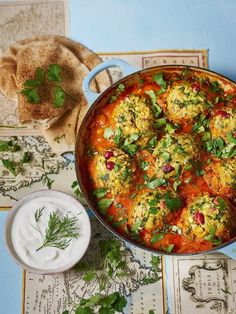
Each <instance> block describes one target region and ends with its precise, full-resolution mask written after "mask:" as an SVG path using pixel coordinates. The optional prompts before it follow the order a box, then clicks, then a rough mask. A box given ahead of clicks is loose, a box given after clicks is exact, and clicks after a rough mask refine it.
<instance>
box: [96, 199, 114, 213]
mask: <svg viewBox="0 0 236 314" xmlns="http://www.w3.org/2000/svg"><path fill="white" fill-rule="evenodd" d="M113 202H114V199H113V198H102V199H101V200H100V201H98V209H99V212H100V213H101V214H102V215H106V213H107V210H108V208H109V207H110V206H111V204H112V203H113Z"/></svg>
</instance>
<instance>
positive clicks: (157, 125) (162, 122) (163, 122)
mask: <svg viewBox="0 0 236 314" xmlns="http://www.w3.org/2000/svg"><path fill="white" fill-rule="evenodd" d="M154 125H155V128H157V129H159V128H160V127H162V126H163V125H166V119H165V118H160V119H157V120H156V121H155V124H154Z"/></svg>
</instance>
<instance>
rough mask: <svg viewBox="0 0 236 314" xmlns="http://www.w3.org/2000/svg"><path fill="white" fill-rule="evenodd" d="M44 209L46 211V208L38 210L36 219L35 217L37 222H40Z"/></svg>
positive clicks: (35, 214)
mask: <svg viewBox="0 0 236 314" xmlns="http://www.w3.org/2000/svg"><path fill="white" fill-rule="evenodd" d="M44 209H45V207H42V208H38V209H37V210H36V212H35V213H34V217H35V220H36V222H38V221H39V219H40V217H41V216H42V214H43V211H44Z"/></svg>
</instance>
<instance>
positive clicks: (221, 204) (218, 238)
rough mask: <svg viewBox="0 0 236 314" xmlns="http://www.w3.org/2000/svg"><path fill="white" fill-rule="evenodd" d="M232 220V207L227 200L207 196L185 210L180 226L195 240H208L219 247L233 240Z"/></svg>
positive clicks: (199, 198)
mask: <svg viewBox="0 0 236 314" xmlns="http://www.w3.org/2000/svg"><path fill="white" fill-rule="evenodd" d="M232 218H233V215H232V205H230V203H229V201H228V200H227V199H225V198H220V197H214V196H209V195H208V194H206V195H202V196H199V197H197V198H196V199H195V200H193V202H192V203H191V204H190V205H189V206H188V207H187V208H185V209H184V210H183V212H182V215H181V222H180V223H179V224H178V225H179V227H181V228H182V230H183V233H184V234H185V235H186V236H188V237H190V238H192V239H193V240H195V239H196V240H207V241H210V242H212V243H213V244H214V245H219V244H221V242H224V241H228V240H229V239H230V238H231V235H232V230H233V223H232Z"/></svg>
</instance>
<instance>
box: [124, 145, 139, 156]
mask: <svg viewBox="0 0 236 314" xmlns="http://www.w3.org/2000/svg"><path fill="white" fill-rule="evenodd" d="M123 148H124V150H125V151H126V152H127V153H128V154H130V155H131V156H134V155H135V154H136V152H137V151H138V145H137V144H128V145H124V146H123Z"/></svg>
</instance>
